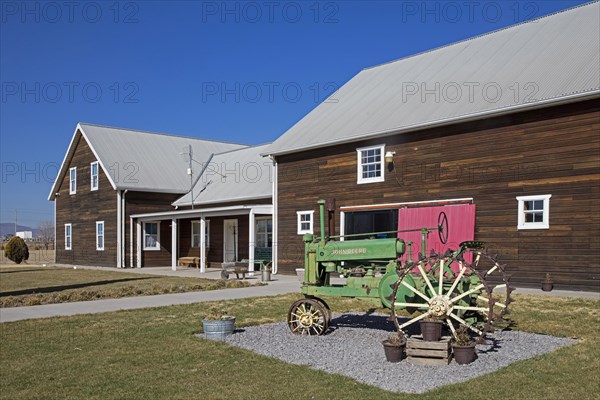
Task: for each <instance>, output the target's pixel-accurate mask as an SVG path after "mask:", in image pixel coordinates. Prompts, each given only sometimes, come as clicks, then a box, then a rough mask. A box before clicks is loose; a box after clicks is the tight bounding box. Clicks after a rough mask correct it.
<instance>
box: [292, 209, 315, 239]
mask: <svg viewBox="0 0 600 400" xmlns="http://www.w3.org/2000/svg"><path fill="white" fill-rule="evenodd" d="M314 213H315V212H314V211H297V212H296V214H297V216H298V235H303V234H305V233H313V214H314Z"/></svg>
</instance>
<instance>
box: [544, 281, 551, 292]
mask: <svg viewBox="0 0 600 400" xmlns="http://www.w3.org/2000/svg"><path fill="white" fill-rule="evenodd" d="M552 289H554V282H542V290H543V291H544V292H551V291H552Z"/></svg>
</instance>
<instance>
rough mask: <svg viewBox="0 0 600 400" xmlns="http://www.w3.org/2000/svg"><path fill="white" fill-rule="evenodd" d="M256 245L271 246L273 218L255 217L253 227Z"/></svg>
mask: <svg viewBox="0 0 600 400" xmlns="http://www.w3.org/2000/svg"><path fill="white" fill-rule="evenodd" d="M255 236H256V238H255V240H256V241H255V243H256V247H273V219H272V218H271V217H257V218H256V229H255Z"/></svg>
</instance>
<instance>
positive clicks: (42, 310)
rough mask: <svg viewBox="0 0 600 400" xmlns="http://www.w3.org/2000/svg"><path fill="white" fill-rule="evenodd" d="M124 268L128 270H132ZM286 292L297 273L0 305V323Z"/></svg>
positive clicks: (293, 287)
mask: <svg viewBox="0 0 600 400" xmlns="http://www.w3.org/2000/svg"><path fill="white" fill-rule="evenodd" d="M126 272H131V270H129V271H126ZM202 277H204V276H202ZM287 293H300V282H299V281H298V278H296V276H279V275H278V276H275V277H273V280H272V281H270V282H269V283H268V285H266V286H251V287H247V288H239V289H220V290H208V291H202V292H187V293H174V294H161V295H156V296H138V297H124V298H120V299H106V300H94V301H80V302H75V303H60V304H44V305H39V306H30V307H11V308H0V323H4V322H12V321H20V320H25V319H34V318H48V317H58V316H71V315H77V314H96V313H103V312H109V311H119V310H134V309H139V308H150V307H164V306H171V305H176V304H192V303H200V302H204V301H218V300H230V299H246V298H250V297H260V296H275V295H280V294H287Z"/></svg>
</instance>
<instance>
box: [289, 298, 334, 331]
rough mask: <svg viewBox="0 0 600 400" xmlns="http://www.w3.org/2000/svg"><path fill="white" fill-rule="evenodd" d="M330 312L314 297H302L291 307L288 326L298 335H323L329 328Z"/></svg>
mask: <svg viewBox="0 0 600 400" xmlns="http://www.w3.org/2000/svg"><path fill="white" fill-rule="evenodd" d="M329 319H330V318H329V312H328V311H327V310H326V309H325V307H323V306H322V305H321V303H319V302H318V301H317V300H314V299H300V300H298V301H296V302H294V304H292V306H291V307H290V309H289V311H288V315H287V321H288V326H289V327H290V330H291V331H292V333H295V334H297V335H309V336H312V335H317V336H319V335H323V334H324V333H325V332H327V329H328V328H329Z"/></svg>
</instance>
